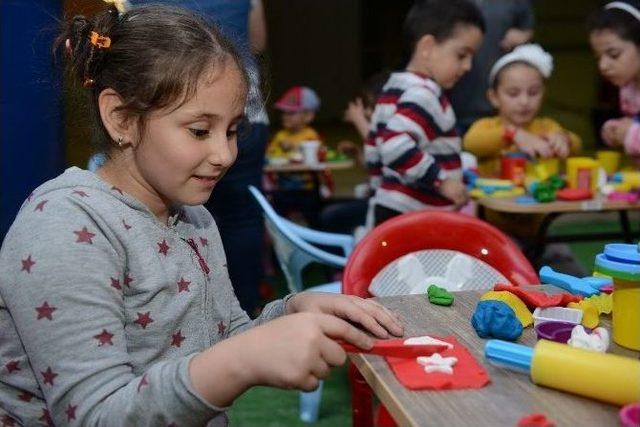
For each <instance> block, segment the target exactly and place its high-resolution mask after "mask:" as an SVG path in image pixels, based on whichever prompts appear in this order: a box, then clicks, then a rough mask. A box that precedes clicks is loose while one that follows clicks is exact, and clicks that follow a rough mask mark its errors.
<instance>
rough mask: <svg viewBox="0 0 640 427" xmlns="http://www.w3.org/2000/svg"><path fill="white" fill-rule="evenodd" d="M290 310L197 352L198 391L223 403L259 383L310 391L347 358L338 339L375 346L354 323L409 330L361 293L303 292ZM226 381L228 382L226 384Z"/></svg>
mask: <svg viewBox="0 0 640 427" xmlns="http://www.w3.org/2000/svg"><path fill="white" fill-rule="evenodd" d="M285 312H286V313H287V314H289V315H287V316H283V317H280V318H279V319H276V320H273V321H270V322H267V323H264V324H262V325H260V326H258V327H255V328H252V329H250V330H247V331H245V332H244V333H241V334H238V335H234V336H232V337H231V338H228V339H227V340H225V341H222V342H220V343H218V344H216V345H215V346H214V347H212V348H210V349H208V350H206V351H204V352H202V353H200V354H198V355H197V356H196V357H194V359H193V360H192V362H191V366H190V375H191V378H192V381H193V386H194V388H195V390H196V391H197V392H198V393H199V394H200V395H201V396H202V397H203V398H205V399H207V400H208V401H209V402H212V403H214V404H216V405H219V406H227V405H229V404H231V403H232V402H233V400H234V399H235V398H236V397H237V396H238V395H240V394H241V393H242V392H244V390H246V389H248V388H249V387H251V386H254V385H269V386H275V387H281V388H297V389H302V390H306V391H310V390H313V389H315V388H316V387H317V385H318V382H319V381H320V380H321V379H323V378H326V377H327V376H328V374H329V372H330V370H331V368H332V367H335V366H338V365H341V364H343V363H344V362H345V359H346V355H345V353H344V351H343V350H342V348H341V347H340V346H339V345H338V344H337V343H336V342H335V340H337V339H340V340H344V341H348V342H351V343H353V344H355V345H356V346H358V347H361V348H369V347H370V346H371V344H372V343H371V339H370V338H369V337H368V336H367V335H366V334H365V333H364V332H363V331H362V330H361V329H358V328H356V327H355V326H354V325H353V324H352V323H357V324H359V325H360V326H361V327H362V329H365V330H367V331H368V332H369V333H371V334H374V335H376V336H377V337H379V338H389V336H390V335H389V332H391V333H392V334H393V335H396V336H401V335H402V333H403V329H402V326H401V325H400V322H399V321H398V319H397V317H396V316H395V315H393V314H392V313H391V312H389V311H388V310H387V309H386V308H384V307H382V306H381V305H380V304H378V303H376V302H375V301H373V300H370V299H363V298H358V297H355V296H347V295H336V294H324V293H310V292H301V293H298V294H295V295H293V296H292V297H291V298H290V299H289V300H288V302H287V304H286V309H285ZM261 317H262V316H261ZM225 381H228V382H225ZM221 383H224V384H226V386H225V387H220V384H221Z"/></svg>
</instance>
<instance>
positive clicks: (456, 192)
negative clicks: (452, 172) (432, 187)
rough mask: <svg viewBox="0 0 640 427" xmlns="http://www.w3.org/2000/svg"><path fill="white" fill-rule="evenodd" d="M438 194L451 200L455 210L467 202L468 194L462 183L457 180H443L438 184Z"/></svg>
mask: <svg viewBox="0 0 640 427" xmlns="http://www.w3.org/2000/svg"><path fill="white" fill-rule="evenodd" d="M440 194H442V195H443V196H444V197H446V198H447V199H449V200H451V201H452V202H453V204H454V206H455V208H456V209H459V208H461V207H462V206H464V205H465V204H466V203H467V202H468V201H469V193H467V189H466V187H465V186H464V183H463V182H462V181H460V180H457V179H445V180H444V181H442V184H440Z"/></svg>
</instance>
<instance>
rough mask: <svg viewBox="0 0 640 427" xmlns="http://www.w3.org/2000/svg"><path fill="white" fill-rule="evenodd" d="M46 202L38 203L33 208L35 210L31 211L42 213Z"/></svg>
mask: <svg viewBox="0 0 640 427" xmlns="http://www.w3.org/2000/svg"><path fill="white" fill-rule="evenodd" d="M47 202H48V200H43V201H41V202H40V203H38V204H37V205H36V207H35V209H34V210H33V211H34V212H35V211H40V212H44V205H46V204H47Z"/></svg>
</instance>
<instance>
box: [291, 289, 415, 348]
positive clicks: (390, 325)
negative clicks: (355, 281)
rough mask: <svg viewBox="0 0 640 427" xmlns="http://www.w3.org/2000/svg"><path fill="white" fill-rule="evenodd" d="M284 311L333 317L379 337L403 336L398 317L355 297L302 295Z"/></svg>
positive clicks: (317, 293)
mask: <svg viewBox="0 0 640 427" xmlns="http://www.w3.org/2000/svg"><path fill="white" fill-rule="evenodd" d="M286 312H287V313H301V312H309V313H325V314H332V315H334V316H337V317H340V318H342V319H345V320H347V321H349V322H351V323H357V324H359V325H361V326H362V327H363V328H364V329H365V330H367V331H368V332H370V333H372V334H374V335H375V336H377V337H379V338H389V333H391V334H392V335H395V336H402V334H403V332H404V331H403V328H402V324H401V323H400V320H399V319H398V317H397V316H396V315H395V314H393V313H392V312H391V311H389V310H388V309H387V308H385V307H384V306H382V305H381V304H379V303H377V302H375V301H374V300H372V299H365V298H360V297H357V296H354V295H342V294H330V293H323V292H301V293H299V294H296V295H294V296H293V297H292V298H290V299H289V301H288V302H287V307H286Z"/></svg>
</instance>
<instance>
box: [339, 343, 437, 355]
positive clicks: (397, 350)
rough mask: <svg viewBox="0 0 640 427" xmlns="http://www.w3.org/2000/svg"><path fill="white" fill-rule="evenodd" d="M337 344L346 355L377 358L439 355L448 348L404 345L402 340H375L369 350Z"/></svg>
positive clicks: (428, 345)
mask: <svg viewBox="0 0 640 427" xmlns="http://www.w3.org/2000/svg"><path fill="white" fill-rule="evenodd" d="M338 344H340V345H341V346H342V348H343V349H344V350H345V351H346V352H348V353H362V354H376V355H378V356H388V357H402V358H410V357H418V356H430V355H432V354H434V353H440V352H442V351H445V350H446V349H447V348H449V347H448V346H447V345H446V344H405V343H404V338H403V339H392V340H376V341H374V344H373V347H371V348H370V349H369V350H363V349H361V348H359V347H356V346H355V345H353V344H350V343H347V342H344V341H338Z"/></svg>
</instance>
